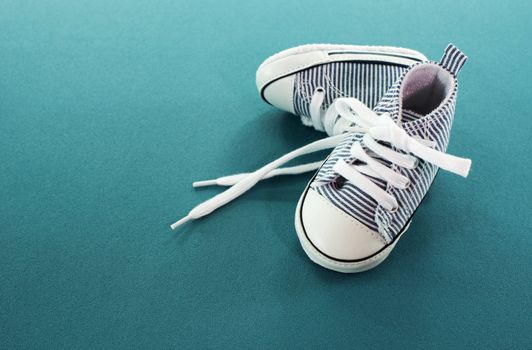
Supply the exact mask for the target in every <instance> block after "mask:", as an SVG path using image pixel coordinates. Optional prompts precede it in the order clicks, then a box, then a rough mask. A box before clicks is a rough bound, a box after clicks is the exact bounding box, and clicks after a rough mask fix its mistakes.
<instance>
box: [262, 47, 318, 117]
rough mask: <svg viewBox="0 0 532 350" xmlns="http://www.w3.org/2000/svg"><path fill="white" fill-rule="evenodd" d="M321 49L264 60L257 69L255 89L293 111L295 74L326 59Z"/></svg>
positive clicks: (264, 96) (275, 103)
mask: <svg viewBox="0 0 532 350" xmlns="http://www.w3.org/2000/svg"><path fill="white" fill-rule="evenodd" d="M327 57H328V56H327V53H326V52H323V51H311V52H304V53H298V54H292V55H289V56H287V57H282V58H279V59H276V60H274V61H273V62H269V61H268V60H266V61H265V62H264V63H263V64H261V65H260V67H259V69H258V70H257V75H256V83H257V89H258V91H259V92H260V93H261V95H262V97H263V98H264V99H265V100H266V101H268V102H269V103H271V104H272V105H274V106H275V107H278V108H280V109H282V110H284V111H287V112H290V113H294V103H293V98H294V79H295V74H296V73H297V72H298V71H300V70H302V69H305V68H308V67H312V66H314V65H316V64H318V63H320V62H323V61H324V60H326V59H327Z"/></svg>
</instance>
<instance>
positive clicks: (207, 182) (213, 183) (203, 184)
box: [192, 180, 218, 188]
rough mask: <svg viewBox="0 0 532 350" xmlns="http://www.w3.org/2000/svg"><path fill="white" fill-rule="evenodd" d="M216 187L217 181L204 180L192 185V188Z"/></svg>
mask: <svg viewBox="0 0 532 350" xmlns="http://www.w3.org/2000/svg"><path fill="white" fill-rule="evenodd" d="M216 185H218V182H217V180H205V181H196V182H193V183H192V187H194V188H198V187H206V186H216Z"/></svg>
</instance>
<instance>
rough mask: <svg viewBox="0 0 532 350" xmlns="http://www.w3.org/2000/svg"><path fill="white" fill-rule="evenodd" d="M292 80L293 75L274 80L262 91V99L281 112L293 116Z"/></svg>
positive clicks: (293, 78)
mask: <svg viewBox="0 0 532 350" xmlns="http://www.w3.org/2000/svg"><path fill="white" fill-rule="evenodd" d="M294 80H295V74H292V75H289V76H287V77H284V78H282V79H278V80H275V81H274V82H273V83H271V84H269V85H268V86H267V87H266V88H265V89H264V91H263V93H262V94H263V97H264V99H265V100H266V101H268V102H269V103H271V104H272V105H274V106H275V107H277V108H280V109H282V110H283V111H287V112H290V113H292V114H295V111H294Z"/></svg>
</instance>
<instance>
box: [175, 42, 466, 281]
mask: <svg viewBox="0 0 532 350" xmlns="http://www.w3.org/2000/svg"><path fill="white" fill-rule="evenodd" d="M466 58H467V57H466V56H465V55H464V54H463V53H462V52H460V51H459V50H458V49H457V48H456V47H455V46H453V45H449V46H448V47H447V49H446V50H445V53H444V56H443V58H442V59H441V61H440V62H438V63H436V62H432V61H423V62H418V63H416V64H414V65H412V66H410V67H409V68H407V69H406V70H405V71H404V72H403V73H402V74H401V75H400V77H399V78H398V80H397V82H396V83H395V84H393V86H392V87H391V88H390V89H389V90H388V92H387V93H386V94H385V96H384V97H383V98H382V100H381V101H380V102H379V103H378V104H377V106H376V107H375V108H374V109H373V110H372V109H370V108H369V107H368V106H366V105H365V104H364V103H362V102H361V101H360V100H358V99H357V98H345V97H340V98H337V99H335V100H334V101H333V102H332V103H331V104H330V106H329V107H328V108H327V110H325V111H324V110H321V111H320V115H319V116H320V118H321V121H322V123H323V124H324V125H328V126H327V128H329V127H330V130H334V133H333V135H332V136H329V137H326V138H324V139H321V140H318V141H315V142H312V143H310V144H308V145H306V146H303V147H301V148H299V149H296V150H294V151H292V152H289V153H287V154H285V155H284V156H282V157H280V158H279V159H276V160H275V161H273V162H271V163H269V164H266V165H265V166H263V167H262V168H260V169H258V170H256V171H254V172H252V173H241V174H236V175H230V176H224V177H221V178H218V179H214V180H207V181H200V182H197V183H194V186H209V185H220V186H231V187H230V188H229V189H227V190H225V191H224V192H222V193H220V194H218V195H216V196H215V197H213V198H211V199H209V200H207V201H205V202H203V203H201V204H199V205H198V206H196V207H195V208H194V209H192V210H191V211H190V212H189V213H188V214H187V215H186V216H185V217H184V218H182V219H180V220H178V221H177V222H175V223H174V224H172V225H171V227H172V229H175V228H177V227H178V226H180V225H182V224H184V223H186V222H187V221H190V220H194V219H198V218H201V217H204V216H206V215H209V214H210V213H212V212H213V211H214V210H217V209H218V208H220V207H222V206H224V205H225V204H227V203H229V202H230V201H232V200H234V199H236V198H237V197H239V196H241V195H242V194H243V193H245V192H246V191H247V190H249V189H250V188H252V187H253V186H254V185H255V184H256V183H257V182H259V181H261V180H263V179H266V178H270V177H273V176H277V175H284V174H295V173H301V172H304V171H309V170H310V169H316V168H317V169H318V171H317V173H316V174H315V175H314V177H313V179H312V180H311V181H310V183H309V184H308V186H307V188H306V189H305V191H304V192H303V194H302V196H301V198H300V200H299V202H298V205H297V209H296V215H295V226H296V232H297V235H298V238H299V240H300V242H301V245H302V246H303V249H304V250H305V252H306V253H307V255H308V256H309V257H310V259H311V260H313V261H314V262H316V263H317V264H319V265H321V266H323V267H326V268H328V269H331V270H335V271H339V272H360V271H365V270H368V269H370V268H373V267H375V266H377V265H378V264H379V263H381V262H382V261H383V260H384V259H385V258H386V257H387V256H388V254H389V253H390V252H391V250H392V249H393V248H394V247H395V245H396V244H397V242H398V240H399V238H401V236H402V235H403V234H404V233H405V231H406V230H407V229H408V227H409V225H410V222H411V218H412V215H413V214H414V213H415V211H416V209H417V207H418V206H419V205H420V204H421V201H422V200H423V198H424V196H425V194H426V193H427V191H428V190H429V188H430V185H431V184H432V181H433V180H434V177H435V176H436V172H437V171H438V169H439V168H442V169H444V170H447V171H450V172H453V173H456V174H459V175H462V176H464V177H466V176H467V174H468V172H469V168H470V166H471V160H469V159H464V158H458V157H455V156H452V155H448V154H446V153H445V151H446V149H447V145H448V142H449V136H450V131H451V126H452V122H453V118H454V109H455V104H456V96H457V91H458V83H457V79H456V75H457V74H458V72H459V70H460V68H461V67H462V65H463V64H464V63H465V61H466ZM338 126H339V127H338ZM328 148H334V150H333V151H332V153H331V154H330V156H329V157H328V158H327V159H326V160H325V161H324V162H321V163H320V164H318V166H317V167H314V165H315V164H314V163H313V164H310V165H312V166H310V167H307V166H308V165H309V164H307V165H302V166H295V167H288V168H281V166H283V165H284V164H286V163H287V162H289V161H291V160H294V159H296V158H298V157H300V156H302V155H305V154H309V153H313V152H317V151H321V150H324V149H328Z"/></svg>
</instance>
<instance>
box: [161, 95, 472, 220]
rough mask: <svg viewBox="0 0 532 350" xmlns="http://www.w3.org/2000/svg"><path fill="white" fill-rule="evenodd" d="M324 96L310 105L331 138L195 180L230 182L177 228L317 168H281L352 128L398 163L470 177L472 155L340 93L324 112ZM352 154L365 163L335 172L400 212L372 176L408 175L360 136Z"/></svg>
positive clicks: (341, 163) (406, 182)
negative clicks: (267, 182)
mask: <svg viewBox="0 0 532 350" xmlns="http://www.w3.org/2000/svg"><path fill="white" fill-rule="evenodd" d="M324 98H325V92H324V91H323V89H321V90H318V91H316V92H315V94H314V95H313V98H312V101H311V105H310V114H311V119H312V123H313V125H314V127H315V128H316V129H317V130H324V131H326V132H327V134H328V135H330V136H329V137H326V138H324V139H322V140H318V141H315V142H312V143H310V144H308V145H306V146H303V147H301V148H298V149H296V150H294V151H292V152H290V153H287V154H285V155H284V156H282V157H280V158H278V159H277V160H275V161H273V162H271V163H269V164H266V165H265V166H263V167H262V168H260V169H258V170H256V171H255V172H252V173H243V174H236V175H230V176H224V177H221V178H218V179H215V180H207V181H199V182H195V183H194V184H193V186H194V187H201V186H209V185H222V186H231V187H230V188H229V189H227V190H225V191H224V192H222V193H220V194H218V195H216V196H214V197H213V198H211V199H209V200H207V201H205V202H203V203H201V204H199V205H198V206H196V207H195V208H194V209H192V210H191V211H190V212H189V214H188V215H186V216H185V217H184V218H182V219H181V220H179V221H177V222H175V223H174V224H172V225H171V228H172V229H175V228H177V227H178V226H180V225H182V224H184V223H185V222H187V221H189V220H192V219H198V218H200V217H203V216H206V215H208V214H210V213H211V212H213V211H214V210H216V209H218V208H220V207H222V206H223V205H225V204H227V203H229V202H231V201H232V200H234V199H236V198H237V197H239V196H241V195H242V194H243V193H245V192H246V191H248V190H249V189H250V188H252V187H253V186H254V185H255V184H256V183H257V182H259V181H260V180H262V179H265V178H270V177H274V176H278V175H286V174H299V173H303V172H307V171H312V170H316V169H317V168H319V167H320V165H321V163H322V162H316V163H311V164H303V165H299V166H294V167H287V168H281V166H282V165H284V164H286V163H287V162H289V161H291V160H293V159H296V158H297V157H300V156H302V155H305V154H309V153H313V152H317V151H321V150H324V149H328V148H333V147H336V146H337V145H338V144H339V143H340V142H341V141H342V140H343V139H344V138H345V136H344V135H343V134H344V133H349V132H359V131H360V132H366V134H365V135H364V137H363V139H362V142H363V143H364V145H365V147H366V148H367V149H369V150H371V151H372V152H373V153H374V154H375V155H376V156H377V157H379V158H381V159H383V160H385V161H389V162H390V163H392V164H395V165H397V166H400V167H404V168H407V169H413V168H415V167H416V166H417V163H418V158H419V159H423V160H424V161H426V162H429V163H432V164H434V165H436V166H438V167H440V168H442V169H445V170H448V171H451V172H453V173H456V174H459V175H462V176H464V177H465V176H467V174H468V172H469V168H470V166H471V160H469V159H463V158H458V157H455V156H451V155H448V154H445V153H443V152H439V151H437V150H435V149H433V148H431V147H433V146H434V142H432V141H430V140H418V139H416V138H415V137H412V136H409V135H408V134H407V132H406V131H405V130H404V129H402V128H401V127H400V126H399V125H397V124H396V123H395V121H394V120H393V119H392V118H391V117H390V116H389V115H388V114H382V115H377V114H376V113H375V112H373V111H372V110H371V109H369V108H368V107H367V106H366V105H364V104H363V103H362V102H360V101H359V100H357V99H355V98H344V97H342V98H337V99H336V100H335V101H333V103H332V104H331V106H329V108H328V109H327V110H326V111H323V110H322V109H321V105H322V104H323V101H324ZM378 141H382V142H387V143H389V144H390V145H391V146H393V147H395V148H396V149H399V150H401V151H403V152H405V153H409V154H403V153H401V152H398V151H396V150H394V149H392V148H391V147H387V146H384V145H382V144H380V143H379V142H378ZM350 153H351V156H352V158H354V159H358V160H360V161H362V162H364V163H365V164H363V165H352V164H348V163H347V162H346V161H345V160H344V159H339V160H338V161H337V162H336V163H335V164H334V166H333V169H334V171H335V172H336V173H338V174H339V175H341V176H343V177H344V178H345V179H346V180H348V181H350V182H351V183H353V184H355V185H356V186H358V187H359V188H360V189H361V190H362V191H364V192H365V193H367V194H368V195H369V196H371V197H372V198H373V199H375V200H376V201H377V203H379V204H380V205H381V206H383V207H384V208H385V209H386V210H388V211H390V212H395V211H397V210H398V209H399V204H398V202H397V199H396V198H395V197H394V196H393V195H391V194H390V193H388V192H386V191H385V190H384V189H382V188H381V187H379V186H378V185H377V184H375V183H374V182H373V181H372V180H371V179H370V177H375V178H379V179H382V180H384V181H386V183H387V184H388V185H390V186H393V187H396V188H399V189H405V188H407V187H408V186H410V184H411V181H410V179H409V178H408V177H406V176H404V175H402V174H400V173H398V172H396V171H395V170H393V169H392V168H390V167H388V166H386V165H385V164H383V163H382V162H381V161H380V160H379V158H376V157H375V156H374V155H370V154H368V153H367V152H366V150H365V149H364V147H363V146H362V143H361V142H360V141H357V142H355V143H354V144H353V145H352V147H351V150H350ZM322 185H324V184H323V183H319V184H318V186H322Z"/></svg>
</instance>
